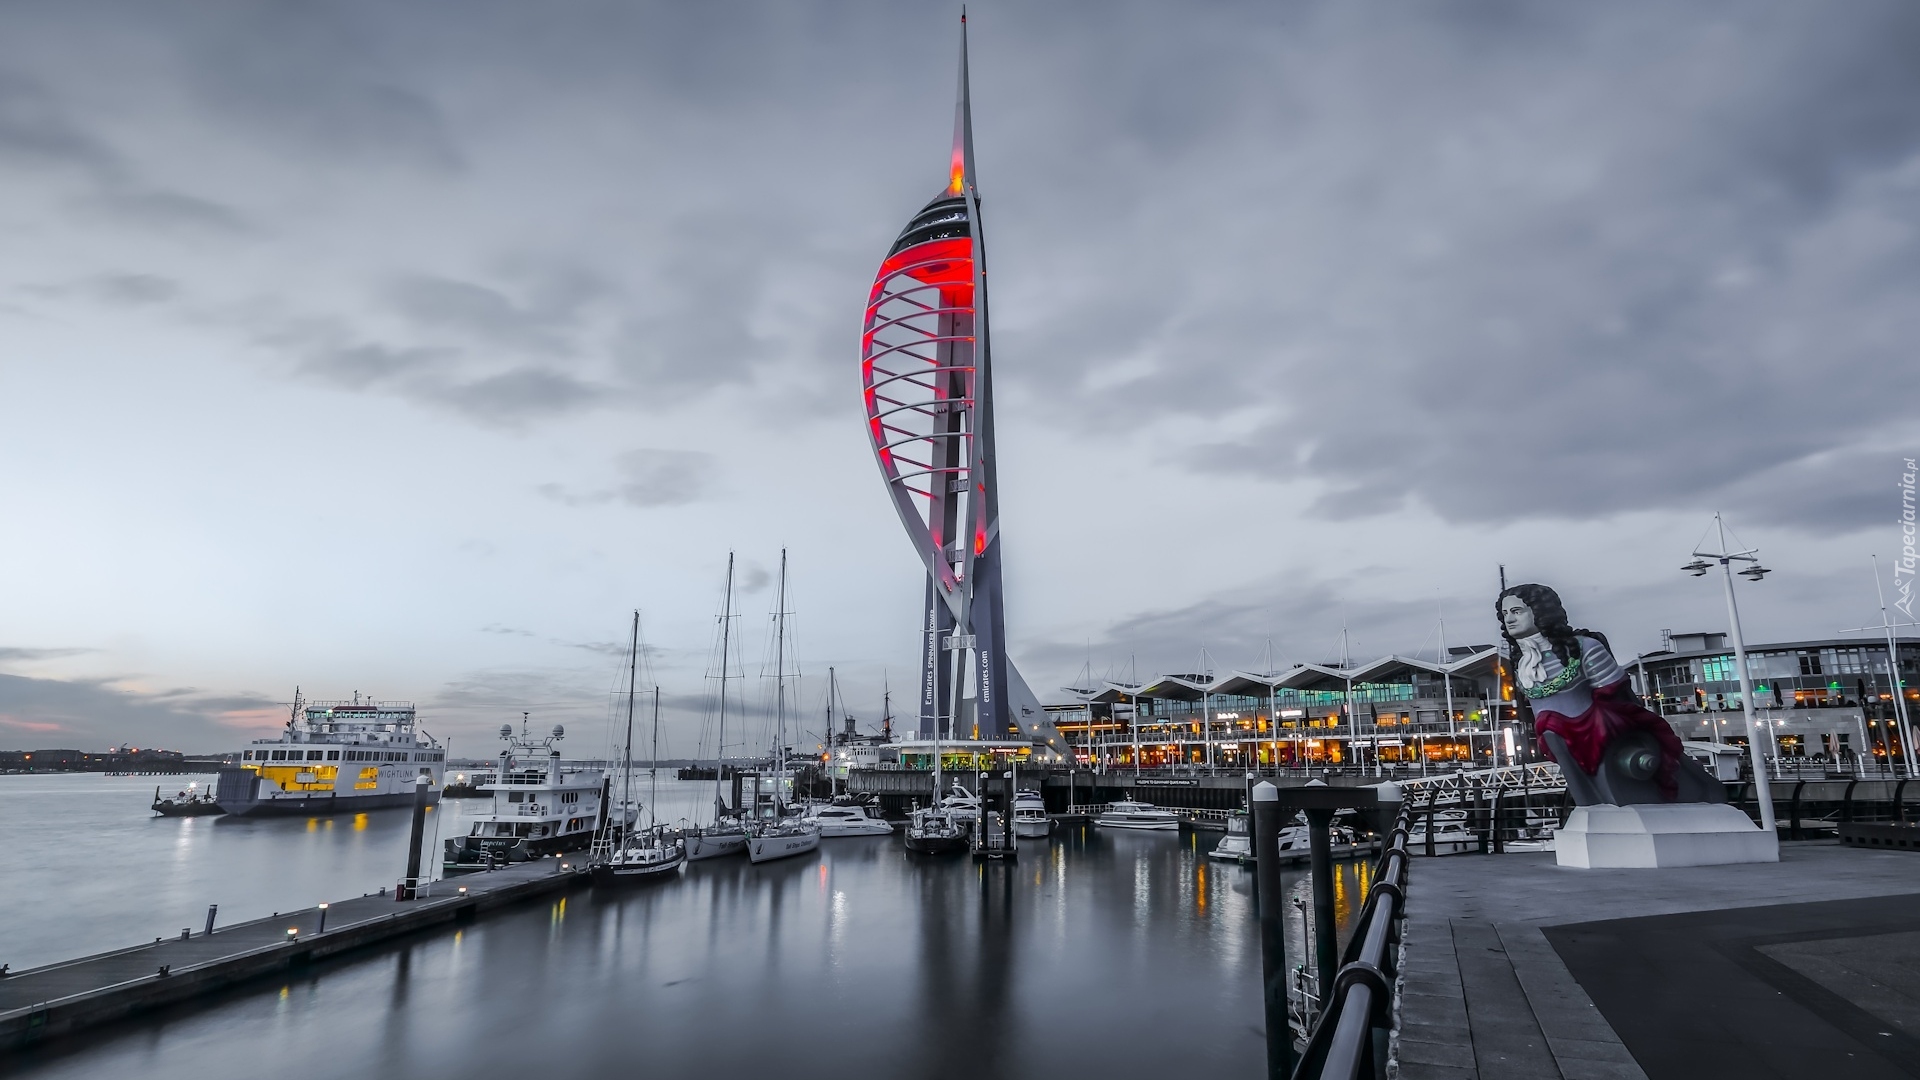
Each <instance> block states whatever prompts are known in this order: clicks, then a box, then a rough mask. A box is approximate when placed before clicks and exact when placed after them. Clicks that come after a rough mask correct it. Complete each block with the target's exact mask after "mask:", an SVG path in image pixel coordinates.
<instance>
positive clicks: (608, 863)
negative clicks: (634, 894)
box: [587, 611, 687, 885]
mask: <svg viewBox="0 0 1920 1080" xmlns="http://www.w3.org/2000/svg"><path fill="white" fill-rule="evenodd" d="M639 659H640V613H639V612H638V611H635V612H634V613H633V644H632V647H631V649H630V650H629V652H628V653H627V737H626V742H625V743H624V745H623V746H622V747H621V752H620V802H619V806H618V808H617V809H616V810H615V812H614V813H612V814H603V815H601V817H602V821H601V825H600V835H599V836H597V837H595V838H594V841H593V854H592V855H591V857H589V859H588V860H587V866H588V868H589V869H590V870H591V871H592V872H593V881H594V884H596V885H624V884H637V883H639V882H647V881H662V880H665V879H666V878H669V877H672V876H673V875H675V874H677V873H679V872H680V868H681V867H682V866H685V865H686V863H687V848H686V845H685V844H683V843H682V842H681V841H680V840H679V839H678V838H677V837H669V836H668V835H667V834H666V831H665V830H664V829H662V828H661V827H660V825H659V823H658V822H657V821H655V820H654V817H653V812H652V806H653V804H655V803H657V802H658V801H659V798H660V769H659V766H658V764H657V763H658V762H659V760H660V688H659V687H657V686H656V687H654V688H653V752H652V755H651V757H650V758H649V761H650V762H653V763H654V764H649V765H648V767H647V776H648V781H649V790H648V793H647V802H648V813H647V827H646V828H645V829H639V828H637V826H638V825H639V818H640V807H639V805H638V804H637V803H635V802H634V801H633V799H632V798H631V797H630V795H631V792H632V790H633V699H634V690H635V685H634V684H635V683H637V682H639Z"/></svg>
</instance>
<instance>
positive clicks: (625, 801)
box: [620, 608, 640, 840]
mask: <svg viewBox="0 0 1920 1080" xmlns="http://www.w3.org/2000/svg"><path fill="white" fill-rule="evenodd" d="M639 664H640V611H639V609H638V608H636V609H634V612H633V640H632V642H631V643H630V644H629V645H628V647H627V745H626V749H625V750H624V751H623V752H622V755H621V761H620V835H621V838H622V839H623V840H624V839H625V837H626V835H627V807H629V806H631V805H633V791H632V788H633V690H634V686H633V684H634V679H635V673H636V672H637V671H639Z"/></svg>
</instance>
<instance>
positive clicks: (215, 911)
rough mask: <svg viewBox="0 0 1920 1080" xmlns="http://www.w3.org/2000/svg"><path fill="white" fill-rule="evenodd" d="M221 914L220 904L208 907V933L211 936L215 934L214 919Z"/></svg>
mask: <svg viewBox="0 0 1920 1080" xmlns="http://www.w3.org/2000/svg"><path fill="white" fill-rule="evenodd" d="M219 913H220V905H219V904H208V905H207V933H209V934H211V933H213V917H214V916H215V915H218V914H219Z"/></svg>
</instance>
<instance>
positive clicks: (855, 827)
mask: <svg viewBox="0 0 1920 1080" xmlns="http://www.w3.org/2000/svg"><path fill="white" fill-rule="evenodd" d="M801 820H802V821H805V822H806V823H807V824H809V825H812V826H814V827H815V828H817V829H819V830H820V835H821V836H824V837H836V836H892V835H893V823H892V822H890V821H882V820H880V818H878V817H876V816H873V815H871V814H869V813H868V810H867V806H866V804H865V803H841V802H839V801H838V800H836V801H835V802H833V803H831V804H829V805H827V806H823V807H820V808H819V809H818V810H815V811H814V812H813V813H812V814H809V815H807V816H806V817H804V818H802V819H801Z"/></svg>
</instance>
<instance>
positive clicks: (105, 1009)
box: [0, 859, 587, 1061]
mask: <svg viewBox="0 0 1920 1080" xmlns="http://www.w3.org/2000/svg"><path fill="white" fill-rule="evenodd" d="M578 865H579V861H578V860H569V861H562V860H555V859H542V860H538V861H535V862H527V863H517V864H514V865H511V866H508V867H506V868H504V869H501V870H496V871H492V872H488V873H479V874H468V875H465V876H461V877H454V878H447V879H444V880H441V881H436V882H434V883H433V884H432V886H431V892H430V893H429V894H428V895H425V896H422V897H421V898H419V899H417V900H407V901H397V900H395V899H394V898H393V897H392V895H390V894H387V895H382V894H378V893H376V894H371V895H367V896H361V897H356V898H354V899H350V900H341V901H337V902H333V903H330V904H329V905H328V908H327V912H326V930H325V931H324V932H322V931H321V930H320V909H319V908H318V907H310V908H305V909H302V910H300V911H288V912H281V913H280V914H279V915H277V916H275V917H273V918H267V919H253V920H251V921H248V922H241V923H234V924H232V925H229V926H217V925H216V927H215V929H214V932H213V933H212V934H211V935H208V934H204V933H202V932H201V931H200V930H197V929H196V930H193V931H192V933H191V935H190V936H189V937H184V938H181V937H175V938H163V939H160V940H157V941H154V942H152V943H150V944H145V945H135V946H132V947H131V948H125V949H116V950H114V951H112V952H104V953H97V954H95V955H93V956H87V957H82V958H80V959H77V960H69V961H65V962H63V963H58V964H49V965H47V966H45V967H39V968H33V969H30V970H27V971H18V972H12V973H9V974H7V975H6V976H5V977H3V978H0V1061H3V1060H4V1059H5V1057H6V1055H7V1054H8V1053H9V1052H11V1051H13V1050H17V1049H20V1048H22V1047H24V1046H26V1045H28V1044H30V1043H34V1042H38V1041H40V1040H43V1039H47V1038H53V1037H57V1036H64V1035H70V1034H72V1033H74V1032H76V1031H79V1030H82V1029H84V1028H87V1027H91V1026H93V1025H95V1024H100V1023H105V1022H108V1021H112V1020H117V1019H120V1018H122V1017H125V1016H128V1015H130V1014H132V1013H136V1012H140V1011H144V1010H146V1009H152V1008H158V1007H161V1006H165V1005H171V1004H174V1003H176V1002H180V1001H185V1000H188V999H190V998H193V997H197V996H199V995H202V994H206V993H209V992H211V991H213V990H216V989H219V988H222V987H226V986H230V985H232V984H234V983H237V982H240V981H242V980H245V979H252V978H258V977H260V976H263V975H269V974H273V973H276V972H280V971H285V970H288V969H291V968H297V967H300V966H303V965H305V964H309V963H312V962H313V961H316V960H320V959H323V958H325V957H328V956H333V955H336V954H338V953H342V952H346V951H348V950H350V949H356V948H360V947H362V946H365V945H371V944H374V943H375V942H379V941H384V940H386V939H388V938H393V937H398V936H400V935H402V934H409V933H413V932H415V931H418V930H422V929H426V928H428V927H431V926H435V925H440V924H445V923H451V922H459V921H465V920H467V919H471V918H472V917H473V916H474V915H476V914H478V913H479V912H481V911H485V910H488V909H490V908H495V907H500V906H502V905H505V904H511V903H515V902H517V901H521V900H525V899H528V898H531V897H534V896H538V895H541V894H543V893H551V892H558V891H560V890H563V889H567V888H570V887H572V886H573V885H575V884H579V883H584V882H585V881H586V880H587V876H586V874H585V873H583V872H581V871H579V870H577V869H573V867H577V866H578ZM563 866H565V867H568V868H567V869H564V870H563V869H562V867H563ZM463 890H464V891H463ZM49 902H50V903H57V902H58V899H57V898H49ZM290 929H291V930H297V931H298V933H297V934H291V935H290V934H288V932H287V931H288V930H290Z"/></svg>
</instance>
